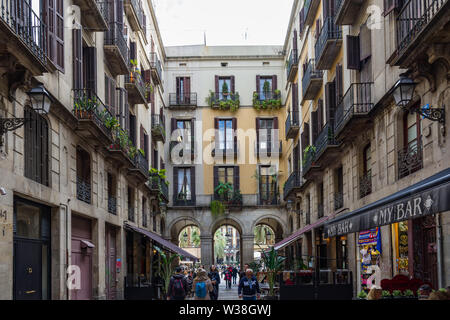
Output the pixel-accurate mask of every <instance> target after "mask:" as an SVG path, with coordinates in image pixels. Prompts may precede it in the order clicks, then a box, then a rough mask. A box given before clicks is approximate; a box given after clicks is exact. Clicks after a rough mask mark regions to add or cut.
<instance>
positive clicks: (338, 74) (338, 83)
mask: <svg viewBox="0 0 450 320" xmlns="http://www.w3.org/2000/svg"><path fill="white" fill-rule="evenodd" d="M342 91H343V88H342V65H340V64H337V65H336V100H335V104H339V102H341V98H342ZM334 107H336V105H335V106H334Z"/></svg>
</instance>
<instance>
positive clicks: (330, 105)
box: [325, 81, 336, 124]
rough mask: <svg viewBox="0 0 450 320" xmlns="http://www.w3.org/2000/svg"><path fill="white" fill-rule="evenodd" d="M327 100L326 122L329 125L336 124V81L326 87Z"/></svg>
mask: <svg viewBox="0 0 450 320" xmlns="http://www.w3.org/2000/svg"><path fill="white" fill-rule="evenodd" d="M325 99H326V100H325V104H326V106H325V108H326V120H327V122H328V123H330V124H334V113H335V110H336V84H335V82H334V81H333V82H328V83H327V84H326V85H325Z"/></svg>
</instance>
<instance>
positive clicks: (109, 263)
mask: <svg viewBox="0 0 450 320" xmlns="http://www.w3.org/2000/svg"><path fill="white" fill-rule="evenodd" d="M105 258H106V261H105V272H106V274H105V279H106V299H107V300H116V299H117V295H116V291H117V270H116V261H117V251H116V228H115V227H113V226H110V225H108V224H107V225H106V254H105Z"/></svg>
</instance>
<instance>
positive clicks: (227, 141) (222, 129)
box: [218, 119, 234, 150]
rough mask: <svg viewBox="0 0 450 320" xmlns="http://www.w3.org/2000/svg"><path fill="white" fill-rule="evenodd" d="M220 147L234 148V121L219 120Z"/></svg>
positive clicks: (224, 148)
mask: <svg viewBox="0 0 450 320" xmlns="http://www.w3.org/2000/svg"><path fill="white" fill-rule="evenodd" d="M218 122H219V149H220V150H233V147H234V139H233V121H232V120H231V119H228V120H219V121H218Z"/></svg>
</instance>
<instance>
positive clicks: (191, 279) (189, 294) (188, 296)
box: [186, 270, 194, 298]
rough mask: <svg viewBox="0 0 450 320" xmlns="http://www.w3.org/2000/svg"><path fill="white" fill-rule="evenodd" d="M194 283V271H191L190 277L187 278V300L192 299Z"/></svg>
mask: <svg viewBox="0 0 450 320" xmlns="http://www.w3.org/2000/svg"><path fill="white" fill-rule="evenodd" d="M193 282H194V277H193V274H192V270H189V272H188V275H187V276H186V284H187V292H188V293H187V296H186V297H187V298H190V297H192V284H193Z"/></svg>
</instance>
